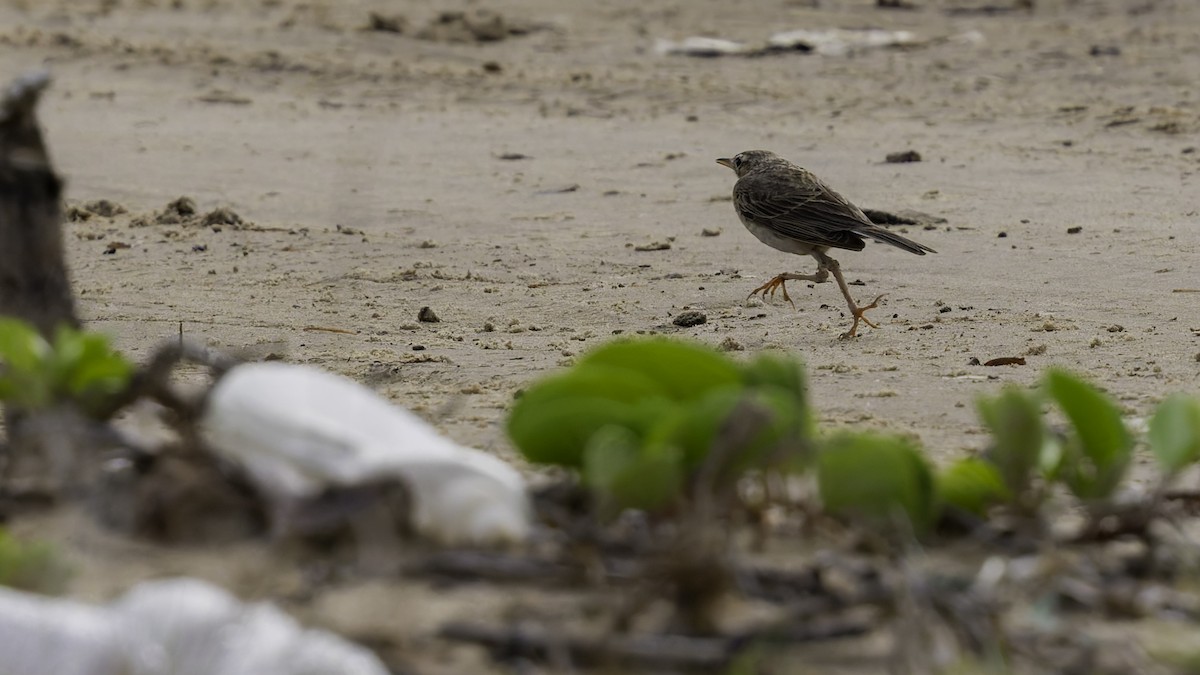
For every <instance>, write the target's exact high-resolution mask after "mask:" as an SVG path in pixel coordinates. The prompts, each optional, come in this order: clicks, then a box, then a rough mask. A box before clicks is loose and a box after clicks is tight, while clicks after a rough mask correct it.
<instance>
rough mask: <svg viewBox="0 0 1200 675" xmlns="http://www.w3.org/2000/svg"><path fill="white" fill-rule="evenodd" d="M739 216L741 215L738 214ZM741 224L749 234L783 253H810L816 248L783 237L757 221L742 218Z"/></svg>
mask: <svg viewBox="0 0 1200 675" xmlns="http://www.w3.org/2000/svg"><path fill="white" fill-rule="evenodd" d="M739 217H741V216H739ZM742 224H743V225H745V226H746V229H747V230H750V234H752V235H754V236H755V237H756V238H757V239H758V240H759V241H761V242H762V243H764V244H766V245H767V246H770V247H771V248H773V249H776V250H779V251H784V252H785V253H795V254H797V255H810V254H811V253H812V252H813V249H814V248H816V247H814V246H813V245H812V244H806V243H804V242H802V241H798V240H796V239H792V238H791V237H785V236H783V235H781V234H778V233H776V232H775V231H774V230H772V229H771V228H769V227H764V226H762V225H759V224H758V223H755V222H752V221H749V220H746V219H745V218H742Z"/></svg>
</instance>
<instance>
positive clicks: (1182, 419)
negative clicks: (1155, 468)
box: [1150, 394, 1200, 474]
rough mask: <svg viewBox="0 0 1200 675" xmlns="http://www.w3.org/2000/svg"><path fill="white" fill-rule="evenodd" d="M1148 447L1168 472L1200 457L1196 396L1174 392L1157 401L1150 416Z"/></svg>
mask: <svg viewBox="0 0 1200 675" xmlns="http://www.w3.org/2000/svg"><path fill="white" fill-rule="evenodd" d="M1150 450H1151V451H1152V452H1153V453H1154V456H1155V457H1157V458H1158V461H1159V463H1160V464H1162V465H1163V468H1164V469H1166V470H1167V473H1169V474H1174V473H1176V472H1178V471H1179V470H1180V469H1183V468H1184V467H1186V466H1187V465H1188V464H1191V463H1192V462H1195V461H1197V460H1198V459H1200V400H1198V399H1195V398H1192V397H1191V396H1186V395H1183V394H1175V395H1174V396H1170V397H1168V398H1167V399H1166V400H1165V401H1163V402H1162V403H1160V404H1159V406H1158V409H1157V410H1156V411H1155V412H1154V417H1153V418H1151V420H1150Z"/></svg>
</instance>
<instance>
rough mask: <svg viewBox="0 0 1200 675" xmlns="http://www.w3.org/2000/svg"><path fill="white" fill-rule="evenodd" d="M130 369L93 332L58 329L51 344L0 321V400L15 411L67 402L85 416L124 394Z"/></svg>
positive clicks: (22, 326)
mask: <svg viewBox="0 0 1200 675" xmlns="http://www.w3.org/2000/svg"><path fill="white" fill-rule="evenodd" d="M133 370H134V368H133V365H132V364H131V363H130V362H129V361H127V360H126V359H125V357H123V356H122V355H121V354H120V353H118V352H116V351H115V350H113V348H112V347H111V346H110V345H109V342H108V338H107V337H106V336H104V335H101V334H99V333H93V332H88V331H81V330H77V329H74V328H71V327H69V326H60V327H59V328H58V330H56V331H55V333H54V340H53V341H52V342H48V341H46V339H45V338H43V337H42V336H41V334H39V333H38V332H37V330H35V329H34V328H33V327H32V326H30V325H29V324H28V323H26V322H24V321H20V320H17V319H12V318H0V401H2V402H3V403H4V404H5V405H6V406H10V407H12V408H15V409H19V410H38V409H42V408H47V407H49V406H52V405H54V404H57V403H60V402H70V403H73V404H74V405H76V406H78V407H79V409H80V410H82V411H83V412H84V413H86V414H95V413H97V412H98V411H100V410H102V409H104V408H105V406H106V403H107V401H108V400H109V399H111V397H113V396H115V395H117V394H119V393H120V392H122V391H124V390H125V389H126V388H127V387H128V386H129V382H130V378H131V377H132V375H133Z"/></svg>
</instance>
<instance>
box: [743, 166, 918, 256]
mask: <svg viewBox="0 0 1200 675" xmlns="http://www.w3.org/2000/svg"><path fill="white" fill-rule="evenodd" d="M747 178H749V177H747ZM790 178H791V180H788V181H777V180H766V181H764V180H761V179H759V180H745V179H743V180H739V181H738V182H737V184H736V185H734V204H735V205H736V206H737V209H738V212H739V214H740V215H741V216H742V217H744V218H749V219H751V220H753V221H754V222H756V223H759V224H761V225H764V226H766V227H769V228H771V229H772V230H775V231H776V232H778V233H779V234H782V235H784V236H788V237H792V238H794V239H799V240H801V241H804V242H807V243H810V244H814V245H817V246H829V247H831V248H841V249H847V250H850V251H861V250H863V247H864V243H863V240H862V237H864V236H865V237H870V238H872V239H874V240H875V241H878V242H882V243H885V244H890V245H892V246H895V247H897V248H901V249H904V250H906V251H908V252H910V253H916V254H917V255H925V253H926V252H927V251H928V252H931V253H932V252H935V251H934V250H933V249H932V248H929V247H928V246H925V245H924V244H918V243H917V242H915V241H912V240H910V239H906V238H904V237H901V236H900V235H898V234H896V233H894V232H891V231H890V230H887V229H884V228H882V227H879V226H878V225H876V224H875V223H873V222H871V219H870V218H867V216H866V214H864V213H863V212H862V210H861V209H859V208H858V207H857V206H855V205H854V204H852V203H850V201H849V200H848V199H846V198H845V197H843V196H841V195H840V194H838V193H837V192H835V191H834V190H833V189H831V188H830V187H829V186H827V185H825V184H824V183H822V182H821V180H820V179H819V178H817V177H816V176H814V175H812V174H811V173H809V172H807V171H803V172H800V171H798V172H796V173H795V174H794V175H792V176H790Z"/></svg>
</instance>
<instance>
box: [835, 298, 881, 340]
mask: <svg viewBox="0 0 1200 675" xmlns="http://www.w3.org/2000/svg"><path fill="white" fill-rule="evenodd" d="M885 295H887V293H881V294H879V295H877V296H875V299H874V300H872V301H871V304H869V305H863V306H862V307H853V308H851V310H850V313H851V314H853V315H854V323H853V324H852V325H851V326H850V330H848V331H846V332H845V333H842V335H841V337H842V338H843V339H845V338H852V337H857V336H858V323H859V322H860V321H861V322H862V323H865V324H867V325H868V326H870V327H871V328H879V324H877V323H875V322H873V321H871V320H870V319H868V318H867V310H868V309H875V308H877V307H879V301H880V300H882V299H883V296H885Z"/></svg>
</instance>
